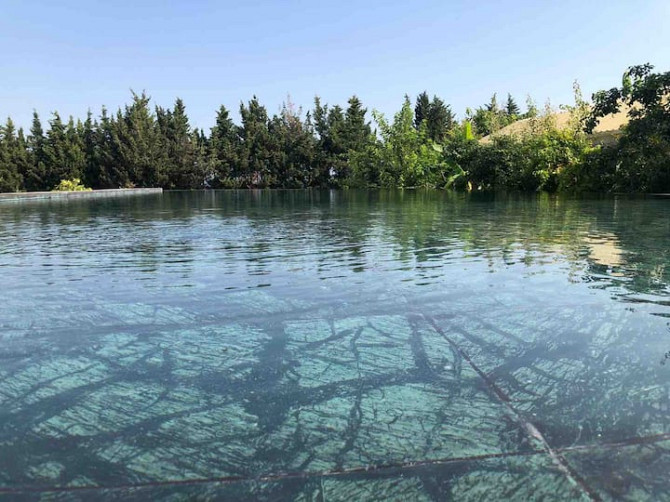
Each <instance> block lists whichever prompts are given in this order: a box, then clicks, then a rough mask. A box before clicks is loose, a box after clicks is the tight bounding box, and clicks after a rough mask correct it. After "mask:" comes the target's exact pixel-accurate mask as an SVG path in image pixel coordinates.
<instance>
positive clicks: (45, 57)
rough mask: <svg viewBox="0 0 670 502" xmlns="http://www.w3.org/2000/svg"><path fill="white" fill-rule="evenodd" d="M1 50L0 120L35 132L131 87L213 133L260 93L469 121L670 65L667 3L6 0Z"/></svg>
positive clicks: (274, 100) (114, 101)
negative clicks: (444, 112)
mask: <svg viewBox="0 0 670 502" xmlns="http://www.w3.org/2000/svg"><path fill="white" fill-rule="evenodd" d="M0 47H2V56H1V57H0V75H1V80H0V117H3V121H4V117H6V116H7V115H10V116H11V117H12V118H13V119H14V120H15V121H16V122H17V123H18V124H19V125H22V126H28V125H29V123H30V117H31V113H32V110H33V109H36V110H37V111H38V112H39V113H40V115H41V116H42V118H43V119H45V120H46V118H48V114H49V113H50V112H51V111H53V110H58V111H59V112H60V113H61V114H62V115H65V116H67V115H74V116H75V117H83V116H84V115H85V113H86V110H87V109H88V108H89V107H90V108H91V109H92V111H93V112H94V113H95V114H98V112H99V110H100V106H101V105H103V104H104V105H106V106H107V107H108V108H110V109H112V110H116V108H118V107H119V106H121V105H123V104H124V103H126V102H128V101H129V96H130V91H129V89H131V88H132V89H134V90H137V91H141V90H143V89H146V91H147V92H148V93H149V94H150V95H151V96H152V98H153V99H154V102H155V103H157V104H160V105H162V106H171V104H172V103H173V101H174V98H175V97H176V96H179V97H181V98H182V99H183V100H184V101H185V103H186V107H187V111H188V113H189V116H190V118H191V123H192V125H194V126H199V127H205V128H209V127H211V126H212V125H213V122H214V116H215V111H216V109H217V108H218V107H219V105H221V104H224V105H226V106H227V107H228V108H231V109H233V110H235V111H237V109H238V107H239V103H240V100H247V99H249V98H250V97H251V96H252V95H253V94H256V95H258V97H259V98H260V100H261V102H262V103H263V104H265V105H266V106H267V108H268V111H269V112H270V113H274V112H276V111H277V110H278V109H279V106H280V105H281V103H282V101H284V100H285V99H286V95H287V94H288V93H290V95H291V97H292V100H293V101H294V102H295V103H296V104H301V105H304V106H305V108H308V107H311V105H312V102H313V98H314V96H315V95H316V94H318V95H320V96H321V97H322V99H323V100H324V101H325V102H328V103H331V104H335V103H339V104H345V103H346V100H347V98H348V97H349V96H350V95H351V94H354V93H355V94H357V95H358V96H359V97H360V98H361V99H362V100H363V102H364V104H365V105H366V106H367V107H368V109H372V108H377V109H378V110H380V111H382V112H384V113H393V112H394V111H396V110H397V109H398V108H399V107H400V104H401V101H402V98H403V95H404V94H405V93H408V94H410V95H412V96H415V95H416V94H417V93H419V92H421V91H422V90H424V89H425V90H428V91H429V93H431V94H432V93H436V94H438V95H440V96H441V97H442V98H443V99H444V100H445V101H446V102H447V103H450V104H451V105H452V108H453V110H454V111H455V112H456V113H457V114H458V116H459V117H462V116H463V114H464V112H465V108H466V107H467V106H472V107H475V106H478V105H480V104H483V103H484V102H487V101H488V99H489V97H490V96H491V94H492V93H493V92H498V94H499V96H501V97H505V96H506V93H507V92H511V93H512V94H513V95H514V96H515V97H516V98H517V101H518V102H519V104H520V105H523V104H524V102H525V96H526V95H527V94H530V95H532V96H533V97H534V98H535V100H536V101H537V102H538V104H539V105H542V104H543V103H544V102H545V101H546V100H547V99H551V102H552V104H555V105H557V104H560V103H565V102H571V100H572V89H571V87H572V82H573V80H575V79H577V80H579V82H580V84H581V85H582V89H583V90H584V94H585V95H587V96H588V95H590V93H591V92H592V91H594V90H597V89H600V88H605V87H607V88H609V87H612V86H614V85H617V84H618V83H619V82H620V77H621V73H622V72H623V70H624V69H625V68H626V67H627V66H629V65H632V64H638V63H643V62H651V63H652V64H654V65H656V68H657V69H659V70H663V71H668V70H670V2H668V0H653V1H643V0H640V1H636V2H634V1H617V0H610V1H591V0H579V1H573V0H563V1H556V2H549V1H542V0H523V1H516V2H511V1H491V2H488V1H474V0H468V1H445V0H442V1H421V0H417V1H414V2H408V1H406V0H405V1H395V0H387V1H378V0H365V1H357V2H353V1H347V0H339V1H335V2H333V1H319V0H311V1H298V0H286V1H280V0H275V1H267V0H237V1H235V2H228V1H203V0H192V1H186V0H184V1H179V2H177V1H175V2H167V1H158V0H144V1H143V0H135V1H132V2H130V1H126V0H106V1H99V0H88V1H72V0H56V1H55V0H49V1H31V0H23V1H17V0H0ZM235 115H237V113H235Z"/></svg>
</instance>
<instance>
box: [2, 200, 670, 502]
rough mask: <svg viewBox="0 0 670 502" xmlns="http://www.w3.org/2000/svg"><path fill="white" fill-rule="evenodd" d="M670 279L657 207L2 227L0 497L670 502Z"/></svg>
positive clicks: (667, 210)
mask: <svg viewBox="0 0 670 502" xmlns="http://www.w3.org/2000/svg"><path fill="white" fill-rule="evenodd" d="M669 266H670V199H668V198H666V199H664V198H647V199H630V198H607V199H591V200H588V199H583V200H576V199H557V198H550V197H547V196H537V197H530V198H524V197H514V196H504V195H495V196H493V195H487V196H484V195H457V194H449V193H441V192H411V191H409V192H408V191H406V192H404V193H403V192H302V191H286V192H199V193H184V192H176V193H165V194H163V195H162V196H142V197H135V198H123V199H109V200H90V201H71V202H55V201H54V202H31V203H16V202H14V203H6V204H3V205H0V277H1V279H2V287H1V288H0V499H2V500H4V499H6V500H117V499H131V500H160V499H167V500H181V499H182V498H183V499H186V500H191V499H196V500H208V499H214V500H238V499H239V500H315V501H334V500H343V501H349V500H379V499H388V500H408V501H409V500H411V501H414V500H450V499H455V500H501V499H513V500H580V499H581V500H600V499H604V500H621V499H625V500H670V495H669V494H670V476H669V475H668V473H669V472H670V409H669V408H670V287H669V281H670V267H669ZM666 354H668V355H667V356H666ZM666 362H667V364H666ZM3 497H4V498H3Z"/></svg>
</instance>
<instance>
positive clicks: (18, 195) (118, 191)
mask: <svg viewBox="0 0 670 502" xmlns="http://www.w3.org/2000/svg"><path fill="white" fill-rule="evenodd" d="M149 193H154V194H155V193H163V189H162V188H113V189H110V190H91V191H88V192H15V193H0V201H3V200H35V199H92V198H97V197H119V196H127V195H142V194H149Z"/></svg>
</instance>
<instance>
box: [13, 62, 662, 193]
mask: <svg viewBox="0 0 670 502" xmlns="http://www.w3.org/2000/svg"><path fill="white" fill-rule="evenodd" d="M652 70H653V67H651V66H650V65H641V66H636V67H631V68H629V70H628V71H627V72H626V74H625V76H624V82H623V85H622V87H621V88H613V89H611V90H610V91H601V92H599V93H596V94H595V95H594V97H593V98H594V103H593V105H592V106H590V105H587V104H586V103H585V102H584V101H583V100H581V96H580V95H577V99H576V104H575V106H573V107H568V109H569V110H570V112H571V114H572V115H573V116H574V121H573V122H572V123H571V125H570V126H569V127H567V128H565V127H564V128H561V129H559V128H558V127H556V126H555V125H554V124H552V115H551V114H550V113H540V112H539V111H538V109H537V107H536V106H535V105H534V103H533V102H532V100H530V99H529V100H528V101H527V110H526V111H525V112H523V113H522V112H521V110H520V108H519V106H518V105H517V103H516V101H515V100H514V98H513V97H512V96H510V95H508V96H507V100H506V101H505V102H504V103H503V104H499V103H498V99H497V95H495V94H494V95H493V96H492V98H491V100H490V102H489V103H487V104H485V105H483V106H480V107H478V108H476V109H475V110H470V109H468V111H467V113H466V116H465V117H464V118H463V119H462V120H460V121H458V120H456V118H455V116H454V113H453V112H452V111H451V107H450V106H449V105H448V104H447V103H445V101H444V100H442V99H441V98H440V97H438V96H433V97H432V98H431V97H430V96H429V95H428V93H427V92H423V93H421V94H419V95H418V96H417V97H416V98H415V99H414V100H413V101H412V100H411V99H410V97H408V96H405V99H404V101H403V104H402V106H401V109H400V110H399V111H398V112H397V113H396V114H395V115H394V117H393V118H392V119H389V118H387V117H385V116H384V115H383V114H381V113H379V112H377V111H374V110H373V111H372V112H371V113H368V110H367V109H366V108H365V107H364V105H363V103H362V102H361V100H360V99H359V98H358V97H356V96H352V97H351V98H350V99H349V100H348V102H347V106H346V107H344V108H343V107H341V106H339V105H334V106H330V105H328V104H324V103H322V102H321V100H320V99H319V98H318V97H317V98H315V101H314V105H313V107H312V109H310V110H309V111H308V112H307V113H304V114H303V112H302V109H300V108H298V107H296V106H295V105H293V104H292V103H291V102H290V100H289V101H288V102H286V103H284V105H283V106H282V107H281V109H280V111H279V112H278V113H276V114H274V115H272V116H270V114H269V113H268V111H267V109H266V107H265V106H263V105H262V104H261V103H260V102H259V100H258V99H257V98H256V97H253V98H252V99H251V100H250V101H248V102H247V103H241V104H240V108H239V116H240V118H241V120H240V123H239V124H236V123H235V122H234V121H233V119H232V117H231V114H230V111H229V110H228V109H226V108H225V107H224V106H222V107H220V108H219V110H218V111H217V114H216V123H215V125H214V127H212V128H211V130H210V131H209V132H206V131H204V130H202V129H197V128H192V127H191V125H190V122H189V119H188V115H187V113H186V107H185V105H184V103H183V101H182V100H181V99H177V100H176V101H175V103H174V105H173V106H172V108H162V107H160V106H155V107H152V105H151V102H150V98H149V96H147V95H146V93H141V94H136V93H133V94H132V100H131V102H130V103H129V104H127V105H125V106H124V107H123V108H121V109H119V110H117V111H116V113H110V112H109V111H108V110H107V109H106V108H104V107H103V108H102V110H101V112H100V114H99V115H98V116H97V117H94V116H93V114H92V113H90V112H89V113H88V114H87V116H86V118H85V119H84V120H75V119H73V118H72V117H70V118H69V119H67V120H63V118H62V117H61V116H60V115H59V114H58V113H57V112H54V113H53V114H52V115H51V117H50V118H49V120H48V124H47V126H46V127H45V125H44V124H43V123H42V120H41V118H40V117H39V115H38V114H37V113H36V112H34V113H33V120H32V124H31V126H30V129H29V131H28V132H27V133H26V132H25V131H23V130H22V129H21V128H18V129H17V128H16V126H15V125H14V123H13V122H12V120H11V118H10V119H7V121H6V123H5V124H4V125H3V126H0V191H24V190H27V191H35V190H52V189H54V188H55V187H57V186H58V185H59V184H60V183H61V182H62V181H64V180H75V179H78V180H81V182H82V183H83V184H84V185H85V186H87V187H91V188H95V189H102V188H118V187H162V188H165V189H202V188H305V187H381V186H383V187H419V186H427V187H437V188H448V187H455V188H464V189H492V188H508V189H518V190H549V191H551V190H594V191H611V190H627V191H657V190H668V189H670V162H669V160H670V126H669V125H668V124H670V109H669V108H668V106H669V105H668V100H667V95H668V93H669V92H670V84H669V83H668V82H670V76H669V75H670V72H669V73H653V71H652ZM621 104H628V105H634V106H632V108H631V112H630V113H631V121H630V124H629V125H628V126H627V127H626V129H625V130H624V131H623V133H622V135H621V137H620V138H619V140H618V141H617V143H616V144H615V145H610V146H606V147H603V146H594V145H593V144H592V143H591V141H590V140H589V137H588V136H587V134H586V132H588V131H589V130H592V129H593V127H595V125H596V124H597V121H598V120H599V118H600V117H602V116H604V115H606V114H608V113H612V112H613V111H616V110H618V107H619V106H620V105H621ZM518 120H526V121H528V122H529V123H530V127H528V128H526V129H527V130H528V132H526V133H524V134H523V135H520V136H508V135H500V136H496V135H493V136H492V138H493V139H492V140H490V141H486V142H481V141H479V139H480V138H482V137H484V136H488V135H491V134H493V133H495V132H496V131H498V130H499V129H501V128H503V127H505V126H506V125H509V124H511V123H513V122H516V121H518Z"/></svg>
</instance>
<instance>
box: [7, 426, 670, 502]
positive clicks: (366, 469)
mask: <svg viewBox="0 0 670 502" xmlns="http://www.w3.org/2000/svg"><path fill="white" fill-rule="evenodd" d="M667 440H670V433H663V434H656V435H653V436H643V437H634V438H628V439H624V440H621V441H616V442H612V443H602V444H592V445H582V446H566V447H563V448H557V449H556V450H554V451H556V452H558V453H565V452H568V453H569V452H573V451H590V450H593V449H596V448H605V449H616V448H625V447H627V446H636V445H647V444H653V443H657V442H661V441H667ZM546 454H547V452H546V451H545V450H530V451H525V452H506V453H484V454H481V455H470V456H466V457H443V458H438V459H431V460H415V461H409V462H401V463H396V464H377V465H368V466H360V467H351V468H346V469H333V470H325V471H295V472H278V473H273V474H272V473H271V474H264V475H259V476H222V477H218V478H217V477H214V478H193V479H182V480H165V481H146V482H141V483H128V484H118V485H97V486H96V485H81V486H35V485H33V486H29V485H28V486H26V485H23V486H14V487H11V486H5V487H0V495H2V494H20V493H55V492H77V491H101V490H110V491H111V490H128V489H143V488H161V487H169V486H198V485H206V484H222V485H225V484H232V483H243V482H249V481H261V482H263V481H265V482H272V481H282V480H285V479H301V478H302V479H305V478H315V477H340V476H347V475H352V474H353V475H355V474H366V473H378V472H383V471H388V470H401V469H414V468H420V467H426V466H433V465H446V464H453V463H458V462H479V461H484V460H491V459H497V458H514V457H532V456H536V455H546Z"/></svg>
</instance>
